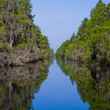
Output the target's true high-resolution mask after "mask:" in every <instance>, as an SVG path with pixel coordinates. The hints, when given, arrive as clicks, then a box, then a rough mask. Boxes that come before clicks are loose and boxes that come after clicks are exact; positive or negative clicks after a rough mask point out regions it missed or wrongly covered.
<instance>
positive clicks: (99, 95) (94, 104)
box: [58, 60, 110, 110]
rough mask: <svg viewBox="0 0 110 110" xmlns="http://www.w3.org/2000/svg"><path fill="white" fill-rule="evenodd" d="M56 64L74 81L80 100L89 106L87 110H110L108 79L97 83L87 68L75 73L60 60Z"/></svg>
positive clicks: (70, 66)
mask: <svg viewBox="0 0 110 110" xmlns="http://www.w3.org/2000/svg"><path fill="white" fill-rule="evenodd" d="M58 62H59V65H60V67H61V68H62V69H63V71H64V72H65V74H67V75H68V76H69V77H70V78H71V80H72V81H73V80H75V81H76V84H77V89H78V91H79V94H80V97H81V99H82V100H83V102H87V103H89V105H90V108H89V110H110V78H109V77H104V78H101V79H102V80H100V81H98V82H97V81H96V79H94V78H93V77H92V75H91V72H90V70H88V69H87V68H80V69H79V70H80V71H77V72H76V71H75V69H74V67H73V66H72V65H71V64H67V63H66V64H65V63H64V62H63V61H62V60H61V61H58Z"/></svg>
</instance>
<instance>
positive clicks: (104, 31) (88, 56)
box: [56, 0, 110, 80]
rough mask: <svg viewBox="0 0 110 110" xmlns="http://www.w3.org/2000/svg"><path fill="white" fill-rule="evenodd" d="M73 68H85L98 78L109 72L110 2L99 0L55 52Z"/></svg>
mask: <svg viewBox="0 0 110 110" xmlns="http://www.w3.org/2000/svg"><path fill="white" fill-rule="evenodd" d="M56 56H57V58H58V59H63V61H65V64H72V65H73V67H74V70H80V68H81V69H84V68H87V69H89V70H90V72H91V73H92V76H93V78H95V79H97V80H99V79H103V77H105V76H107V75H108V74H110V4H107V5H106V4H104V3H103V1H102V0H99V2H98V3H97V5H96V7H95V8H94V9H93V10H92V11H91V14H90V18H89V19H87V18H85V19H84V20H83V22H82V25H81V26H80V28H79V31H78V32H77V34H76V35H74V34H73V36H72V38H71V39H70V40H67V41H65V42H64V43H63V44H62V46H61V47H60V48H59V49H58V51H57V54H56Z"/></svg>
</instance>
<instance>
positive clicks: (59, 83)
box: [31, 61, 89, 110]
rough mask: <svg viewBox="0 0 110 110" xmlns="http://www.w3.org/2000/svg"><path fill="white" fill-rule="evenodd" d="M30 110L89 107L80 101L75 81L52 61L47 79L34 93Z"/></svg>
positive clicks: (78, 109)
mask: <svg viewBox="0 0 110 110" xmlns="http://www.w3.org/2000/svg"><path fill="white" fill-rule="evenodd" d="M31 110H89V105H88V104H87V103H86V102H83V100H82V99H81V97H80V94H79V92H78V89H77V85H76V83H75V81H71V80H70V78H69V77H68V76H66V75H65V74H64V72H63V71H62V70H61V69H60V67H59V66H58V64H57V63H56V61H54V62H53V64H52V65H51V66H50V68H49V72H48V77H47V79H46V80H45V81H44V82H43V83H42V85H41V86H40V89H39V91H38V92H36V93H34V98H33V100H32V105H31Z"/></svg>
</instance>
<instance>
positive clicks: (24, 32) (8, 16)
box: [0, 0, 51, 57]
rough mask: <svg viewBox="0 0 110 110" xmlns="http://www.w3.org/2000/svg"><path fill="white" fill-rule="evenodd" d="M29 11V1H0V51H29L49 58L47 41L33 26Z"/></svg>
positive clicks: (35, 26)
mask: <svg viewBox="0 0 110 110" xmlns="http://www.w3.org/2000/svg"><path fill="white" fill-rule="evenodd" d="M31 11H32V6H31V3H30V0H0V50H4V49H7V50H9V51H10V49H11V50H16V51H17V49H22V50H23V49H27V50H28V51H29V49H30V51H37V53H36V54H37V56H38V55H39V57H42V56H43V57H49V54H50V51H51V50H50V48H49V44H48V39H47V37H46V36H45V35H43V34H42V32H41V30H40V28H39V27H38V26H37V25H35V24H34V22H33V19H34V16H33V15H32V14H31ZM0 52H1V51H0ZM11 52H12V51H11ZM22 53H23V52H22ZM31 53H32V52H31ZM5 54H6V53H5ZM15 54H16V53H15ZM23 54H24V53H23ZM24 56H26V55H24Z"/></svg>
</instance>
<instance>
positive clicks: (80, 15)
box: [31, 0, 110, 50]
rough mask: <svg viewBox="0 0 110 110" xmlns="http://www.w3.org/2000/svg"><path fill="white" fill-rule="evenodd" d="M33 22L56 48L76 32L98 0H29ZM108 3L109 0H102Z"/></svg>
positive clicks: (52, 46)
mask: <svg viewBox="0 0 110 110" xmlns="http://www.w3.org/2000/svg"><path fill="white" fill-rule="evenodd" d="M31 1H32V6H33V10H32V13H33V14H34V15H36V17H35V23H36V24H37V25H39V27H40V28H41V30H42V32H43V33H44V34H45V35H47V36H48V39H49V43H50V46H51V48H53V49H54V50H56V49H57V48H58V47H59V46H60V45H61V44H62V43H63V41H65V40H67V39H69V38H70V37H71V35H72V33H73V32H77V30H78V27H79V26H80V24H81V21H82V20H83V19H84V18H85V17H88V16H89V14H90V10H91V9H92V8H93V7H94V6H95V5H96V3H97V2H98V0H31ZM103 1H104V2H106V3H108V2H110V0H103Z"/></svg>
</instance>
